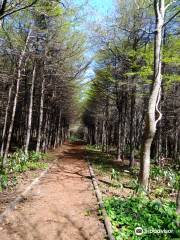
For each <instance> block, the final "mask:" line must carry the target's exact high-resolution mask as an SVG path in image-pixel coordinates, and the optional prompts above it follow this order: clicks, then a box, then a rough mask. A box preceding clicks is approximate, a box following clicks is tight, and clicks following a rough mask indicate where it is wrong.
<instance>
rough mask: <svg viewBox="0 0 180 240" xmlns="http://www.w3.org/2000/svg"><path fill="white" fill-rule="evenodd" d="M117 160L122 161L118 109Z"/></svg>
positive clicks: (119, 114)
mask: <svg viewBox="0 0 180 240" xmlns="http://www.w3.org/2000/svg"><path fill="white" fill-rule="evenodd" d="M117 161H122V159H121V113H120V109H118V145H117Z"/></svg>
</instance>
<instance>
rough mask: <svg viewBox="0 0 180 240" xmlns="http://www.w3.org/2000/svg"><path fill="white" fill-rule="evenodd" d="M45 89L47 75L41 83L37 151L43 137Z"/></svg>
mask: <svg viewBox="0 0 180 240" xmlns="http://www.w3.org/2000/svg"><path fill="white" fill-rule="evenodd" d="M44 90H45V77H44V76H43V80H42V83H41V100H40V113H39V128H38V137H37V144H36V152H39V151H40V145H41V138H42V123H43V114H44Z"/></svg>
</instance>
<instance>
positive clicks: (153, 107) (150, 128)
mask: <svg viewBox="0 0 180 240" xmlns="http://www.w3.org/2000/svg"><path fill="white" fill-rule="evenodd" d="M154 10H155V15H156V31H155V41H154V43H155V44H154V82H153V86H152V90H151V93H150V98H149V104H148V113H147V120H146V128H145V135H144V136H145V139H144V143H143V149H142V158H141V165H140V174H139V182H140V184H141V185H142V186H143V187H144V189H146V190H147V189H148V180H149V171H150V154H151V144H152V141H153V138H154V135H155V132H156V125H157V122H158V121H159V120H160V119H161V113H160V111H159V109H158V104H159V101H160V97H161V82H162V76H161V44H162V29H163V24H164V13H165V4H164V0H157V1H156V0H154ZM156 112H157V113H158V114H159V117H158V119H157V120H156Z"/></svg>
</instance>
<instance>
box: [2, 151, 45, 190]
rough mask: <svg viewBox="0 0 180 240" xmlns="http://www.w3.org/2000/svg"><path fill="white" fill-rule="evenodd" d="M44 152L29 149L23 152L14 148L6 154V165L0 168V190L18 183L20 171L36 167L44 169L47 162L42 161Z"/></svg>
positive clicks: (35, 168)
mask: <svg viewBox="0 0 180 240" xmlns="http://www.w3.org/2000/svg"><path fill="white" fill-rule="evenodd" d="M44 157H45V154H44V153H41V152H35V151H31V152H28V153H25V152H24V151H22V150H16V151H15V152H14V153H13V154H11V155H8V161H7V162H8V163H7V165H6V167H4V168H2V166H1V168H0V192H2V191H3V190H4V189H8V188H12V187H14V186H15V185H16V184H17V183H18V179H19V176H20V174H21V173H23V172H26V171H33V170H37V169H46V168H47V167H48V163H46V162H44V161H43V160H44Z"/></svg>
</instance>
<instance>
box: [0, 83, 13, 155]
mask: <svg viewBox="0 0 180 240" xmlns="http://www.w3.org/2000/svg"><path fill="white" fill-rule="evenodd" d="M12 88H13V83H12V84H11V86H10V88H9V94H8V102H7V106H6V112H5V118H4V126H3V133H2V144H1V157H3V154H4V143H5V135H6V129H7V119H8V112H9V107H10V102H11V95H12Z"/></svg>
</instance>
